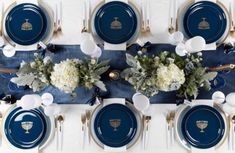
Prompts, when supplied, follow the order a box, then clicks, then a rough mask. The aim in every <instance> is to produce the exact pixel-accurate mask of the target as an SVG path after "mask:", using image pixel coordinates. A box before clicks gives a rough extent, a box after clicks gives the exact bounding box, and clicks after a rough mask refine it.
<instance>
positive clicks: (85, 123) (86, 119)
mask: <svg viewBox="0 0 235 153" xmlns="http://www.w3.org/2000/svg"><path fill="white" fill-rule="evenodd" d="M90 119H91V111H90V110H86V111H85V113H83V114H81V123H82V137H83V138H82V148H83V149H84V148H85V142H86V137H87V138H88V143H89V144H90V143H91V134H90V130H89V127H90Z"/></svg>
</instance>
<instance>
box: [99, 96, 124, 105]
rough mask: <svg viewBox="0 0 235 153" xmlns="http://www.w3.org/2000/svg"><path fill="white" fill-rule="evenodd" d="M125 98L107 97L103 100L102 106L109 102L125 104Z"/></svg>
mask: <svg viewBox="0 0 235 153" xmlns="http://www.w3.org/2000/svg"><path fill="white" fill-rule="evenodd" d="M125 102H126V100H125V99H124V98H109V99H104V100H103V106H106V105H109V104H115V103H118V104H123V105H125Z"/></svg>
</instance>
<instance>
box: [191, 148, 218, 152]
mask: <svg viewBox="0 0 235 153" xmlns="http://www.w3.org/2000/svg"><path fill="white" fill-rule="evenodd" d="M190 153H215V148H214V147H212V148H209V149H198V148H194V147H192V148H191V150H190Z"/></svg>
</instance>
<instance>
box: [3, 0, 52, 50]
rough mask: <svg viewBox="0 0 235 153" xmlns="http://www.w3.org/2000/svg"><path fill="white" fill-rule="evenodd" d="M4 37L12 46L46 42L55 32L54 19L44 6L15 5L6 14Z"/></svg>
mask: <svg viewBox="0 0 235 153" xmlns="http://www.w3.org/2000/svg"><path fill="white" fill-rule="evenodd" d="M3 21H4V24H3V25H4V26H3V29H4V36H5V38H6V40H7V41H8V42H10V43H11V44H18V45H22V46H28V45H33V44H37V43H38V42H40V41H42V42H45V41H46V40H47V39H49V38H48V37H50V36H51V34H52V32H53V22H54V21H53V17H52V14H51V12H50V11H49V10H48V8H47V7H45V6H44V5H41V4H40V5H35V4H31V3H23V4H18V5H17V4H15V3H14V4H13V5H11V6H10V7H9V8H8V9H7V10H6V12H5V13H4V19H3Z"/></svg>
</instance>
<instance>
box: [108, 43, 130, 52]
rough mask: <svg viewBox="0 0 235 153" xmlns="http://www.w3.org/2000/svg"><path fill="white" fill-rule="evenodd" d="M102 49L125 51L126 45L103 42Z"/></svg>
mask: <svg viewBox="0 0 235 153" xmlns="http://www.w3.org/2000/svg"><path fill="white" fill-rule="evenodd" d="M104 49H105V50H114V51H115V50H117V51H118V50H123V51H125V50H126V43H122V44H110V43H107V42H104Z"/></svg>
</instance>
